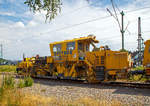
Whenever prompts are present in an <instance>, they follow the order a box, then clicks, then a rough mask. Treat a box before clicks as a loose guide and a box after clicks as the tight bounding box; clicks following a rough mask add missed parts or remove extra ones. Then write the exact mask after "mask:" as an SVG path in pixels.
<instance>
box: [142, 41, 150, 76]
mask: <svg viewBox="0 0 150 106" xmlns="http://www.w3.org/2000/svg"><path fill="white" fill-rule="evenodd" d="M144 44H145V49H144V58H143V66H144V67H145V73H146V75H147V76H150V40H147V41H146V42H144Z"/></svg>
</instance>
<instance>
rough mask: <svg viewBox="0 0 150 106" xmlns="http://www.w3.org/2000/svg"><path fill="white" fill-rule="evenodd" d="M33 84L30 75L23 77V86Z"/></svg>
mask: <svg viewBox="0 0 150 106" xmlns="http://www.w3.org/2000/svg"><path fill="white" fill-rule="evenodd" d="M32 85H33V79H32V78H31V77H25V78H24V86H25V87H29V86H32Z"/></svg>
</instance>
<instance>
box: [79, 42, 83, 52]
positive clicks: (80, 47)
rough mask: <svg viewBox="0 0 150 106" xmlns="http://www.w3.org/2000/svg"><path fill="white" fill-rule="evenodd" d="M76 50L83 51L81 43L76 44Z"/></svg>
mask: <svg viewBox="0 0 150 106" xmlns="http://www.w3.org/2000/svg"><path fill="white" fill-rule="evenodd" d="M78 50H82V51H83V43H78Z"/></svg>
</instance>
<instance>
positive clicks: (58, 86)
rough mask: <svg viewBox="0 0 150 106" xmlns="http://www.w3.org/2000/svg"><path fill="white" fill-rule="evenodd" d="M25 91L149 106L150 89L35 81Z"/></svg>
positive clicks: (73, 98)
mask: <svg viewBox="0 0 150 106" xmlns="http://www.w3.org/2000/svg"><path fill="white" fill-rule="evenodd" d="M24 90H25V91H28V92H31V93H32V94H37V95H41V96H46V97H56V98H63V99H66V100H72V101H74V100H77V99H79V98H82V97H90V98H93V99H96V100H102V99H105V100H107V101H108V102H109V101H110V102H111V101H112V100H118V101H120V102H121V103H123V104H125V105H130V106H131V105H132V106H133V105H134V106H136V105H137V104H138V105H142V106H143V105H144V106H150V89H137V88H127V87H114V86H101V85H93V84H91V85H89V84H77V83H69V82H62V81H54V80H43V79H35V83H34V85H33V86H32V87H27V88H24Z"/></svg>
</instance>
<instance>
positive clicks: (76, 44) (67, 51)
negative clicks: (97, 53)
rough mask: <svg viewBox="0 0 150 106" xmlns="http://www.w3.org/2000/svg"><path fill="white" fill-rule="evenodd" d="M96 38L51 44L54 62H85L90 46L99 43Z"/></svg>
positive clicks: (82, 38) (83, 38)
mask: <svg viewBox="0 0 150 106" xmlns="http://www.w3.org/2000/svg"><path fill="white" fill-rule="evenodd" d="M95 38H96V37H95V36H91V35H90V36H88V37H80V38H75V39H72V40H64V41H60V42H54V43H51V44H50V51H51V56H52V57H54V60H60V61H61V60H69V61H76V60H84V57H85V53H86V52H89V50H90V45H92V46H94V47H95V45H94V43H98V42H99V41H98V40H96V39H95Z"/></svg>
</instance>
